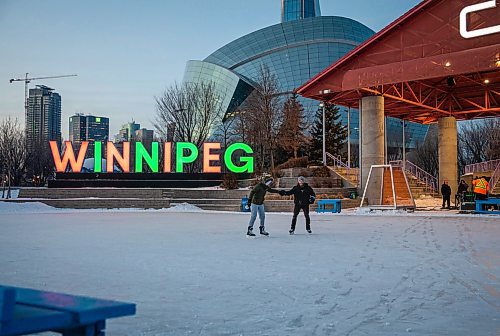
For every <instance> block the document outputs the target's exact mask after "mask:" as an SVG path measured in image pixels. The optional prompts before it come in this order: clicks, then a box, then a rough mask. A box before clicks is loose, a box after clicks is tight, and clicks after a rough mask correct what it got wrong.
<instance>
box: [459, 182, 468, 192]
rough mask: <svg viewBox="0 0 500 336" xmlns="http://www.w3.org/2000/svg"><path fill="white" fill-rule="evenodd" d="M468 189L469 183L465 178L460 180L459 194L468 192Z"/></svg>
mask: <svg viewBox="0 0 500 336" xmlns="http://www.w3.org/2000/svg"><path fill="white" fill-rule="evenodd" d="M467 189H469V185H468V184H467V183H465V181H464V180H460V184H459V185H458V191H457V194H459V195H461V194H464V193H466V192H467Z"/></svg>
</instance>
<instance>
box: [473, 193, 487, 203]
mask: <svg viewBox="0 0 500 336" xmlns="http://www.w3.org/2000/svg"><path fill="white" fill-rule="evenodd" d="M476 199H477V200H480V201H483V200H487V199H488V196H487V195H484V194H478V193H476Z"/></svg>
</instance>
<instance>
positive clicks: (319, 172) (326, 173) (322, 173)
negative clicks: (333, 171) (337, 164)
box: [312, 166, 330, 177]
mask: <svg viewBox="0 0 500 336" xmlns="http://www.w3.org/2000/svg"><path fill="white" fill-rule="evenodd" d="M312 175H313V176H314V177H330V168H328V167H324V166H323V167H321V168H316V169H314V170H313V174H312Z"/></svg>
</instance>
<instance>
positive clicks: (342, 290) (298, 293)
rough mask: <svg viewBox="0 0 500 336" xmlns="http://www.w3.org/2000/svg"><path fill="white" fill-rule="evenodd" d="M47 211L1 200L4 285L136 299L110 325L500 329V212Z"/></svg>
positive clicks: (191, 330) (267, 331)
mask: <svg viewBox="0 0 500 336" xmlns="http://www.w3.org/2000/svg"><path fill="white" fill-rule="evenodd" d="M47 209H48V208H43V207H41V208H39V209H37V208H33V211H31V212H30V211H29V210H27V211H25V210H23V211H5V209H3V210H4V211H3V212H2V209H0V284H4V285H14V286H21V287H31V288H37V289H44V290H52V291H58V292H66V293H71V294H79V295H87V296H94V297H101V298H105V299H115V300H122V301H129V302H135V303H136V304H137V308H138V309H137V315H136V316H134V317H128V318H120V319H116V320H110V322H109V323H108V327H107V335H110V336H112V335H144V336H150V335H151V336H153V335H352V336H354V335H370V336H374V335H422V336H423V335H426V336H428V335H455V336H457V335H464V336H465V335H467V336H470V335H478V336H479V335H480V336H484V335H492V336H495V335H500V281H499V278H500V244H499V238H500V219H499V218H498V217H487V216H483V217H476V218H474V217H472V216H466V217H461V216H445V217H442V216H440V215H439V214H432V215H424V214H408V215H406V214H395V215H378V216H369V215H353V214H350V215H349V214H347V215H316V214H313V215H312V230H313V234H312V235H307V234H306V233H305V230H304V219H303V217H301V218H300V219H299V222H298V224H297V231H296V235H295V236H289V235H288V232H287V231H288V228H289V222H290V215H288V214H268V216H267V226H266V228H267V230H268V231H269V232H270V234H271V236H270V237H269V238H261V237H258V238H256V239H247V238H246V237H245V232H246V224H247V221H248V217H249V215H248V214H236V213H233V214H231V213H225V214H224V213H213V212H193V213H184V212H167V211H127V212H123V211H92V212H85V211H71V210H66V211H56V210H47ZM11 210H12V209H11Z"/></svg>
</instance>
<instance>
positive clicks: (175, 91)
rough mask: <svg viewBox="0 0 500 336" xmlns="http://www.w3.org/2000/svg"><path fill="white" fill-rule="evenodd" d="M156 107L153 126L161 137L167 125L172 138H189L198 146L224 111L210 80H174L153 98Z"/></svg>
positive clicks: (184, 139) (179, 139)
mask: <svg viewBox="0 0 500 336" xmlns="http://www.w3.org/2000/svg"><path fill="white" fill-rule="evenodd" d="M156 108H157V113H156V121H155V128H156V130H157V131H158V133H159V134H160V136H161V137H162V138H165V139H166V138H167V130H168V128H171V129H173V131H174V136H173V140H174V141H184V142H191V143H194V144H195V145H196V146H198V147H200V146H201V144H203V142H205V141H206V140H207V138H208V136H209V135H210V131H212V129H213V127H214V124H215V122H216V120H217V118H218V117H219V116H220V115H221V114H223V113H224V111H223V97H221V96H220V95H219V93H218V92H217V91H216V88H215V85H214V84H212V83H208V84H207V83H195V84H192V83H188V84H184V85H182V86H179V85H177V84H175V85H173V86H171V87H170V88H167V89H166V90H165V92H164V93H163V95H162V96H161V97H157V98H156ZM172 125H175V127H172Z"/></svg>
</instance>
